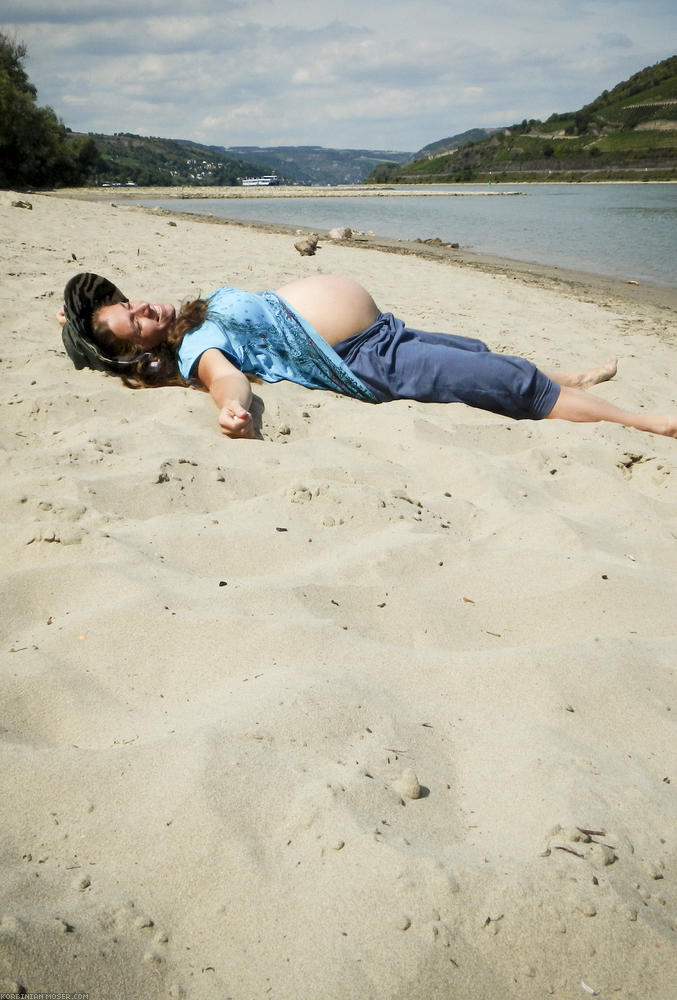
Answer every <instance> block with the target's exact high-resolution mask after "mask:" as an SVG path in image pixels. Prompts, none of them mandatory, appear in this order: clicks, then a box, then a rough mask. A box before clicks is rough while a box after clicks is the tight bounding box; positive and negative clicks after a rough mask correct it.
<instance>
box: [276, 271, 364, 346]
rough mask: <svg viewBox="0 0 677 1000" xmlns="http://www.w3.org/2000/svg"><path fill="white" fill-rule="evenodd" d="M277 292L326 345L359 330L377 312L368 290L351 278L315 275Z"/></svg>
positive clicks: (283, 287)
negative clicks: (322, 338) (315, 331)
mask: <svg viewBox="0 0 677 1000" xmlns="http://www.w3.org/2000/svg"><path fill="white" fill-rule="evenodd" d="M276 291H277V294H278V295H280V296H282V298H283V299H285V300H286V301H287V302H288V303H289V305H290V306H291V307H292V309H294V310H295V312H297V313H299V315H300V316H303V318H304V319H305V320H306V321H307V322H308V323H310V325H311V326H312V327H314V328H315V329H316V330H317V332H318V333H319V334H320V336H321V337H324V339H325V340H326V341H327V342H328V343H329V344H337V343H338V342H339V340H346V339H347V338H348V337H353V336H354V335H355V334H356V333H362V331H363V330H366V329H367V327H369V326H371V325H372V323H374V322H375V320H376V317H377V316H378V314H379V309H378V306H377V305H376V303H375V302H374V300H373V299H372V297H371V295H370V294H369V292H368V291H367V290H366V289H365V288H363V287H362V285H360V284H358V283H357V281H352V280H351V279H350V278H335V277H332V276H331V275H328V274H316V275H313V276H312V277H310V278H299V280H298V281H292V282H290V283H289V284H288V285H283V286H282V287H281V288H278V289H276Z"/></svg>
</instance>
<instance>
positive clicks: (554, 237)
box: [140, 184, 677, 288]
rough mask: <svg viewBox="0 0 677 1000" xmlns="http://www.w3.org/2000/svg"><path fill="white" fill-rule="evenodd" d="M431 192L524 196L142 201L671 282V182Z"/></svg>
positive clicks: (675, 243)
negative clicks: (436, 242)
mask: <svg viewBox="0 0 677 1000" xmlns="http://www.w3.org/2000/svg"><path fill="white" fill-rule="evenodd" d="M408 190H415V191H417V192H419V191H422V190H426V189H422V188H420V187H417V188H410V189H408ZM430 190H435V191H441V190H444V191H448V192H453V191H468V190H475V191H498V190H506V191H508V190H509V191H520V192H524V197H490V198H473V197H465V198H455V197H449V198H444V197H434V198H431V197H425V196H423V195H419V196H410V197H403V198H398V197H396V196H393V197H379V196H378V194H375V195H374V196H373V197H364V196H361V197H357V198H351V197H346V198H343V197H341V198H280V199H276V198H272V199H265V200H264V199H261V198H256V197H254V198H242V199H239V198H238V199H200V200H196V199H186V200H180V199H179V200H170V201H144V202H141V203H140V204H143V205H146V206H157V205H160V206H161V207H163V208H166V209H168V210H169V211H175V212H192V213H194V214H210V213H211V214H212V215H215V216H218V217H220V218H226V219H237V220H246V221H252V222H253V221H256V222H271V223H278V222H279V223H285V224H288V225H298V226H304V227H308V226H309V227H311V228H316V229H331V228H333V227H334V226H350V227H351V228H352V229H354V230H357V231H361V232H373V233H376V235H378V236H388V237H394V238H400V239H416V238H421V239H428V238H430V237H435V236H437V237H439V238H440V239H442V240H445V241H451V242H457V243H460V244H461V247H462V248H463V249H466V250H474V251H476V252H478V253H487V254H496V255H497V256H499V257H509V258H512V259H514V260H519V261H531V262H537V263H540V264H546V265H549V266H555V267H565V268H573V269H576V270H579V271H585V272H587V273H590V274H599V275H605V276H608V277H612V278H618V279H621V280H626V281H627V280H634V281H641V282H649V283H652V284H655V285H663V286H665V287H668V288H677V266H676V264H675V262H676V261H677V184H585V185H583V184H581V185H579V184H544V185H519V184H516V185H505V187H502V188H498V187H497V186H494V187H486V186H483V185H464V186H462V187H453V186H449V187H446V186H445V187H441V186H435V188H432V189H430Z"/></svg>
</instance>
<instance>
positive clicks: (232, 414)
mask: <svg viewBox="0 0 677 1000" xmlns="http://www.w3.org/2000/svg"><path fill="white" fill-rule="evenodd" d="M197 377H198V378H199V380H200V382H202V384H203V386H204V387H205V388H206V389H209V394H210V395H211V397H212V399H213V400H214V402H215V403H216V405H217V406H218V408H219V424H220V426H221V432H222V433H223V434H225V435H226V437H231V438H253V437H254V424H253V421H252V415H251V413H250V412H249V407H250V406H251V401H252V391H251V387H250V385H249V379H248V378H247V376H246V375H244V374H243V373H242V372H241V371H240V369H239V368H236V367H235V365H232V364H231V363H230V361H228V359H227V358H226V357H224V355H223V354H222V353H221V351H218V350H217V349H216V348H214V347H212V348H209V350H207V351H205V352H204V354H202V355H201V357H200V360H199V361H198V363H197Z"/></svg>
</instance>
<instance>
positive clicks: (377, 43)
mask: <svg viewBox="0 0 677 1000" xmlns="http://www.w3.org/2000/svg"><path fill="white" fill-rule="evenodd" d="M0 18H1V20H0V30H2V31H4V32H5V34H10V35H11V36H13V37H16V38H18V39H19V40H21V41H23V42H25V44H26V45H27V47H28V59H27V61H26V69H27V71H28V74H29V77H30V79H31V81H32V82H33V84H34V85H35V86H36V87H37V88H38V101H39V103H40V104H42V105H49V106H50V107H52V108H53V109H54V110H55V111H56V113H57V114H58V115H59V117H60V118H61V119H62V120H63V121H64V123H65V124H66V125H68V126H70V128H72V129H73V130H74V131H83V132H106V133H110V132H135V133H138V134H140V135H155V136H164V137H167V138H182V139H194V140H197V141H198V142H204V143H213V144H217V145H224V146H230V145H257V146H268V145H320V146H336V147H342V148H365V149H397V150H403V151H414V150H418V149H420V148H421V146H424V145H426V144H427V143H429V142H434V141H436V140H437V139H441V138H443V137H445V136H448V135H454V134H456V133H458V132H462V131H464V130H465V129H468V128H473V127H475V126H494V125H508V124H512V123H514V122H517V121H521V120H522V119H523V118H541V119H544V118H547V117H548V115H550V114H552V112H554V111H558V112H559V111H568V110H574V109H576V108H578V107H580V106H581V105H583V104H585V103H587V102H588V101H591V100H593V99H594V98H595V97H597V96H598V95H599V94H600V93H601V91H602V90H604V89H611V88H612V87H613V86H614V85H615V84H616V83H619V82H620V81H621V80H624V79H627V77H628V76H630V75H632V73H635V72H637V71H638V70H640V69H643V68H644V67H645V66H648V65H650V64H651V63H655V62H658V61H659V60H660V59H664V58H666V57H667V56H670V55H673V54H675V51H676V47H675V40H676V39H677V4H675V0H502V2H501V0H406V2H405V0H181V2H178V0H2V4H1V5H0Z"/></svg>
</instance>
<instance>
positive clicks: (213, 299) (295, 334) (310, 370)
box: [177, 288, 378, 403]
mask: <svg viewBox="0 0 677 1000" xmlns="http://www.w3.org/2000/svg"><path fill="white" fill-rule="evenodd" d="M210 348H216V349H217V350H219V351H221V352H222V353H223V354H224V355H225V356H226V358H227V359H228V360H229V361H230V362H231V364H233V365H235V367H236V368H239V369H240V371H243V372H250V373H251V374H252V375H258V376H259V377H260V378H262V379H264V381H266V382H280V381H281V380H283V379H286V380H288V381H289V382H296V383H298V384H299V385H304V386H306V387H307V388H309V389H331V390H333V391H334V392H341V393H343V394H344V395H346V396H353V397H355V398H356V399H362V400H365V401H367V402H371V403H376V402H378V399H377V397H376V396H375V395H374V393H373V392H372V391H371V390H370V389H368V388H367V386H366V385H365V384H364V383H363V382H362V381H361V380H360V379H359V378H358V377H357V376H356V375H354V374H353V373H352V371H351V370H350V368H349V367H348V366H347V365H346V363H345V362H344V361H342V360H341V358H340V357H339V356H338V354H337V353H336V352H335V351H334V350H333V349H332V348H331V347H330V345H329V344H328V343H327V341H326V340H324V339H323V338H322V337H321V336H320V335H319V333H318V332H317V331H316V330H314V329H313V327H312V326H311V325H310V324H309V323H307V322H306V321H305V320H304V319H303V317H302V316H299V315H298V313H296V312H294V310H293V309H292V307H291V306H290V305H289V303H288V302H285V301H284V299H282V298H280V296H279V295H276V294H275V292H259V293H258V294H254V293H252V292H245V291H242V290H241V289H239V288H219V289H218V290H217V291H216V292H214V294H213V295H211V296H210V297H209V299H208V307H207V315H206V317H205V320H204V322H203V323H201V324H200V326H197V327H195V329H194V330H189V332H188V333H187V334H186V335H185V337H184V338H183V341H182V343H181V346H180V347H179V350H178V354H177V357H178V363H179V371H180V372H181V375H182V376H183V378H185V379H186V381H189V380H191V379H194V378H195V375H196V371H195V370H196V367H197V362H198V361H199V359H200V356H201V355H202V354H204V352H205V351H207V350H209V349H210Z"/></svg>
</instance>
